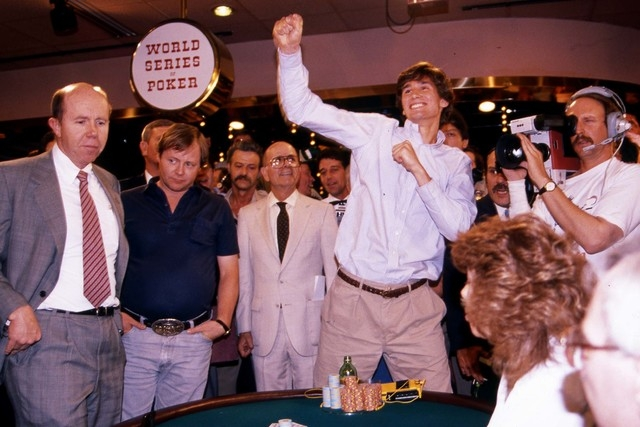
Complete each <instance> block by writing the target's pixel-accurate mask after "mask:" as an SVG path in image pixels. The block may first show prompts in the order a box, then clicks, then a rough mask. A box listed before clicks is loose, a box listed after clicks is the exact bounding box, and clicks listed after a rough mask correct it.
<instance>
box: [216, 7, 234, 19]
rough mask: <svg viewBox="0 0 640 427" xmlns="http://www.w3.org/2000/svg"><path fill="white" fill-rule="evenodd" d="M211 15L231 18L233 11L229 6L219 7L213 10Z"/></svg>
mask: <svg viewBox="0 0 640 427" xmlns="http://www.w3.org/2000/svg"><path fill="white" fill-rule="evenodd" d="M213 14H214V15H216V16H220V17H226V16H231V15H232V14H233V9H231V7H229V6H225V5H220V6H216V7H214V8H213Z"/></svg>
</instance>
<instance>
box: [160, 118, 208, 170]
mask: <svg viewBox="0 0 640 427" xmlns="http://www.w3.org/2000/svg"><path fill="white" fill-rule="evenodd" d="M194 143H196V144H198V145H199V148H200V166H203V165H204V164H205V163H207V161H208V160H209V144H208V143H207V141H206V139H205V138H204V135H202V133H201V132H200V130H199V129H198V128H197V127H195V126H192V125H188V124H186V123H175V124H173V125H171V126H170V127H169V129H167V130H166V131H165V133H164V134H163V135H162V138H161V139H160V143H159V144H158V154H160V155H161V156H162V153H163V152H165V151H167V150H171V149H173V150H176V151H184V150H186V149H187V148H189V147H191V145H193V144H194Z"/></svg>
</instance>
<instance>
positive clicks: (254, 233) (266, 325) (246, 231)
mask: <svg viewBox="0 0 640 427" xmlns="http://www.w3.org/2000/svg"><path fill="white" fill-rule="evenodd" d="M269 200H270V199H269V198H264V199H262V200H259V201H257V202H255V203H252V204H250V205H247V206H245V207H244V208H242V209H241V210H240V213H239V215H238V244H239V246H240V298H239V300H238V308H237V312H236V316H237V317H236V318H237V321H238V331H239V332H248V331H250V332H251V335H252V338H253V344H254V348H253V353H254V354H256V355H257V356H266V355H267V354H268V353H269V352H270V351H271V348H272V347H273V344H274V342H275V339H276V335H277V333H278V330H277V326H278V319H279V316H280V311H281V310H282V314H283V316H284V322H285V325H286V330H287V333H288V335H289V339H290V340H291V343H292V345H293V347H294V348H295V349H296V351H297V352H298V353H300V354H301V355H302V356H313V355H315V354H317V352H318V340H319V338H320V313H321V308H322V300H314V298H313V289H314V282H315V277H316V276H320V275H323V274H324V275H325V276H326V283H327V285H329V284H331V283H332V282H333V279H334V277H335V275H336V272H337V266H336V262H335V258H334V254H333V253H334V246H335V240H336V234H337V231H338V225H337V222H336V217H335V213H334V210H333V206H331V205H330V204H328V203H324V202H321V201H319V200H314V199H312V198H310V197H306V196H303V195H301V194H300V195H299V196H298V200H297V202H296V204H295V207H294V211H293V215H292V218H291V223H290V227H289V230H290V231H289V240H288V242H287V247H286V251H285V254H284V258H283V260H282V263H280V259H279V257H278V248H277V247H276V243H275V242H276V239H275V237H274V232H273V230H272V227H271V225H270V216H269V208H270V206H269V204H268V203H269ZM323 270H324V273H323Z"/></svg>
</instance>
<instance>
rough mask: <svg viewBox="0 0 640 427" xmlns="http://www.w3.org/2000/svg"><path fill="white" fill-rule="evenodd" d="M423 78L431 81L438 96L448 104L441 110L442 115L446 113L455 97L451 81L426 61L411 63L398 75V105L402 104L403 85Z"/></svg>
mask: <svg viewBox="0 0 640 427" xmlns="http://www.w3.org/2000/svg"><path fill="white" fill-rule="evenodd" d="M425 78H428V79H429V80H431V81H432V82H433V84H434V85H435V86H436V89H437V90H438V95H439V96H440V98H442V99H444V100H445V101H447V102H448V103H449V105H448V106H447V107H446V108H444V109H443V111H442V114H443V115H445V114H448V112H449V110H451V109H453V101H454V99H455V96H454V94H453V88H452V86H451V81H450V80H449V77H447V75H446V74H445V73H444V71H442V70H441V69H440V68H438V67H436V66H435V65H433V64H431V63H430V62H426V61H422V62H418V63H416V64H414V65H412V66H411V67H409V68H407V69H406V70H404V71H402V72H401V73H400V75H399V76H398V82H397V83H396V101H397V104H398V106H399V107H401V106H402V102H401V101H402V89H403V88H404V86H405V85H406V84H407V83H409V82H413V81H420V80H424V79H425Z"/></svg>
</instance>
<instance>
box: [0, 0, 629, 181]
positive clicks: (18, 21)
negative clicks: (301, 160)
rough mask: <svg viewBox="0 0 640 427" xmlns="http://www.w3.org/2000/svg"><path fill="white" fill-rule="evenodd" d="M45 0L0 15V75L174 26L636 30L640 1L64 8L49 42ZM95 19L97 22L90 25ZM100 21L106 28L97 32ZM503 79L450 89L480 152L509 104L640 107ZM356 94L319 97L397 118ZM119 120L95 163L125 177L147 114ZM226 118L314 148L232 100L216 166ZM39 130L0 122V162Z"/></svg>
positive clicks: (540, 109) (210, 123)
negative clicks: (65, 22)
mask: <svg viewBox="0 0 640 427" xmlns="http://www.w3.org/2000/svg"><path fill="white" fill-rule="evenodd" d="M49 1H50V0H19V1H9V2H4V3H5V4H3V13H2V14H0V71H2V70H11V69H20V68H30V67H38V66H43V65H52V64H60V63H69V62H78V61H84V60H90V59H96V58H104V57H110V56H112V57H116V56H128V55H130V54H131V52H132V51H133V50H134V49H135V46H136V45H137V42H138V41H139V40H140V38H142V37H143V36H144V35H145V34H146V33H147V32H148V31H149V30H150V29H151V28H153V27H154V26H155V25H157V24H158V23H160V22H162V21H165V20H168V19H173V18H179V17H186V18H189V19H193V20H195V21H197V22H198V23H200V25H202V26H204V27H205V28H208V29H209V30H211V31H212V32H214V33H215V34H217V35H218V37H220V38H221V39H222V41H223V42H224V43H226V44H232V43H240V42H247V41H254V40H266V39H269V38H270V37H271V28H272V26H273V23H274V21H275V20H276V19H278V18H280V17H281V16H283V15H286V14H288V13H291V12H293V11H295V12H298V13H300V14H302V15H303V16H304V18H305V33H306V34H322V33H335V32H344V31H355V30H362V29H368V28H377V27H387V26H388V27H389V28H390V30H393V31H403V30H406V29H407V28H408V27H409V26H410V25H412V24H413V23H426V22H443V21H453V20H464V19H482V18H497V17H547V18H558V19H575V20H585V21H593V22H604V23H609V24H613V25H618V26H627V27H634V28H640V2H638V1H636V0H502V1H501V0H448V1H446V3H447V4H448V11H447V12H446V13H439V14H434V15H427V16H414V17H411V16H410V14H409V10H408V6H407V4H408V2H409V1H412V0H304V1H302V0H68V3H69V5H70V7H71V8H73V9H75V10H76V12H77V22H78V29H77V32H75V33H74V34H70V35H66V36H57V35H56V34H55V33H54V31H53V28H52V25H51V20H50V10H51V6H50V4H49ZM439 1H440V2H442V1H443V0H439ZM222 3H225V4H228V5H230V6H231V7H232V8H233V9H234V10H235V12H236V13H235V14H234V15H233V16H232V17H230V18H224V19H223V18H217V17H214V16H213V15H212V13H211V9H212V7H213V6H214V5H218V4H222ZM79 4H85V5H87V6H88V7H89V9H90V11H89V12H90V13H89V14H88V13H87V12H86V11H84V12H83V11H81V10H79V9H78V5H79ZM185 11H186V13H185ZM96 17H98V19H99V20H100V21H101V23H99V24H98V23H96ZM105 21H107V22H109V23H110V26H111V28H109V29H105V28H104V22H105ZM114 22H115V24H116V25H115V27H117V29H118V30H119V31H125V32H127V31H129V32H130V33H129V34H128V35H120V36H114V35H113V34H112V32H113V30H114V28H113V27H114V25H111V24H113V23H114ZM400 24H405V25H400ZM502 79H503V80H505V81H508V84H496V83H495V82H493V83H492V85H487V84H486V82H469V81H454V85H455V86H457V87H458V88H457V89H456V97H457V104H456V105H457V108H458V109H459V110H460V111H461V112H462V113H463V115H464V116H465V118H466V119H467V121H468V122H469V125H470V130H471V142H472V144H474V145H476V146H478V147H479V148H480V149H481V151H486V149H487V148H488V147H490V146H492V145H494V144H495V141H496V140H497V138H498V137H499V136H500V134H501V132H502V131H501V128H502V125H501V121H502V118H501V113H500V111H499V109H500V107H501V106H502V105H507V104H508V106H509V108H511V109H512V110H513V111H514V112H513V113H512V114H513V115H512V116H511V118H516V117H524V116H528V115H534V114H539V113H557V114H561V113H562V109H563V104H562V102H557V101H562V100H561V99H558V100H557V99H556V95H557V93H559V92H561V91H564V92H566V91H572V90H575V89H577V88H580V87H584V86H587V85H589V84H604V85H607V86H609V87H610V88H611V89H613V90H617V91H619V93H621V95H622V96H624V97H625V98H626V101H627V102H628V104H630V105H631V106H632V108H636V106H637V98H640V88H638V87H635V86H629V85H621V84H619V83H616V82H595V81H583V80H578V79H552V80H549V79H543V78H521V77H511V78H509V77H504V78H502ZM478 87H482V89H479V88H478ZM364 92H365V93H363V92H360V91H358V90H357V89H354V90H343V91H339V92H338V93H336V92H331V93H324V94H323V93H320V95H321V96H322V97H323V98H324V99H327V100H328V101H329V102H332V103H334V104H336V105H338V106H341V107H345V108H348V109H351V110H357V111H377V112H381V113H383V114H387V115H390V116H395V117H398V118H399V112H398V111H397V109H396V107H395V96H394V88H393V87H392V86H386V87H376V88H368V90H366V91H364ZM370 93H376V94H377V95H375V96H373V95H370ZM484 99H496V100H502V101H500V102H497V104H498V105H497V106H498V108H497V110H498V112H495V113H490V114H487V113H480V112H479V111H478V108H477V107H478V103H479V102H480V101H482V100H484ZM629 100H631V101H634V100H635V102H636V104H634V103H633V102H631V103H629ZM121 116H123V112H118V111H115V112H114V116H113V120H112V124H111V130H110V138H109V143H108V144H107V148H106V149H105V151H104V153H103V155H102V156H101V158H100V159H99V161H98V162H99V163H101V164H103V165H104V166H106V167H107V168H108V169H110V170H111V171H112V172H114V173H115V174H116V175H117V176H119V177H125V176H128V175H131V174H133V173H136V172H138V171H139V169H140V168H141V167H142V159H141V157H140V154H139V151H138V141H139V135H140V131H141V129H142V127H143V126H144V125H145V124H146V123H147V122H148V121H149V120H150V119H151V118H155V115H153V114H151V113H149V114H145V112H144V110H140V112H139V113H138V114H137V117H127V118H124V117H121ZM231 119H240V120H243V121H244V122H245V123H246V125H247V128H248V129H249V130H250V131H251V132H252V133H253V134H254V135H255V136H256V137H257V139H258V140H259V141H261V142H262V143H263V144H267V143H268V142H269V141H270V140H273V139H277V138H278V139H279V138H283V137H286V138H288V139H290V140H292V141H293V142H295V143H296V145H298V146H299V148H301V149H306V148H308V147H309V143H310V140H311V139H312V137H311V136H310V135H309V133H308V132H306V131H305V130H299V131H298V132H297V133H296V134H291V133H290V129H289V127H288V126H287V125H286V124H285V123H284V122H283V120H282V118H281V115H280V112H279V110H278V107H277V103H276V100H275V97H261V98H259V99H254V98H252V99H251V100H245V99H232V100H231V102H230V103H229V104H228V105H227V106H226V107H225V108H223V109H221V110H220V111H218V112H217V113H216V114H214V115H213V116H211V117H209V118H208V119H207V121H206V124H205V126H204V127H203V128H202V129H203V131H204V133H205V134H207V135H208V136H210V137H211V139H212V156H213V157H214V159H213V160H214V161H215V159H216V158H217V156H218V154H219V153H220V152H222V151H224V150H225V148H226V147H227V146H228V138H227V137H228V130H227V126H228V123H229V120H231ZM46 131H47V125H46V118H41V119H30V120H21V121H14V122H1V121H0V161H1V160H6V159H11V158H16V157H22V156H25V155H27V154H28V153H29V152H32V151H34V150H38V148H39V140H40V137H41V136H42V135H43V134H44V133H45V132H46ZM2 136H3V138H2ZM315 140H316V142H317V143H318V144H320V143H327V144H330V143H331V142H330V141H326V140H323V139H322V138H320V137H318V136H316V137H315ZM316 146H317V145H316ZM311 148H312V150H313V149H314V148H313V147H311Z"/></svg>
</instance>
